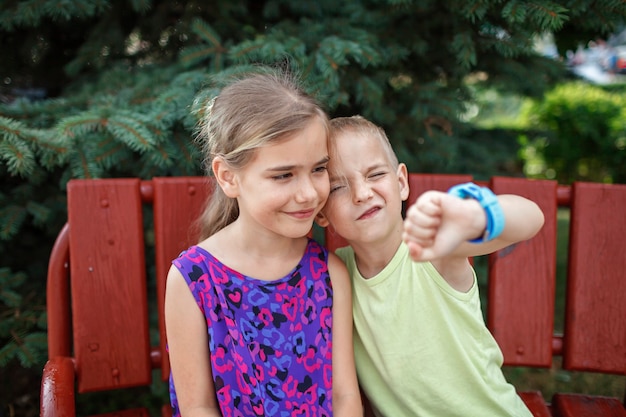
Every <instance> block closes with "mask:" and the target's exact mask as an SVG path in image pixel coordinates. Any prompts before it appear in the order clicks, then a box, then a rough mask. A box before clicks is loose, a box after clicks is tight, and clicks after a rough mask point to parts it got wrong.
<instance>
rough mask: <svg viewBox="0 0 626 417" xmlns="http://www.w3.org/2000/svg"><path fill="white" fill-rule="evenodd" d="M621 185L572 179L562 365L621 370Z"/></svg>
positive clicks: (624, 368) (624, 316)
mask: <svg viewBox="0 0 626 417" xmlns="http://www.w3.org/2000/svg"><path fill="white" fill-rule="evenodd" d="M625 202H626V185H617V184H613V185H607V184H595V183H574V185H573V186H572V212H571V219H570V237H569V241H570V248H569V264H568V290H567V302H566V322H565V335H564V337H565V340H564V349H563V350H564V357H563V367H564V368H565V369H570V370H581V371H596V372H608V373H621V374H624V373H626V325H625V323H626V244H625V243H624V242H625V240H626V221H625V219H626V207H625Z"/></svg>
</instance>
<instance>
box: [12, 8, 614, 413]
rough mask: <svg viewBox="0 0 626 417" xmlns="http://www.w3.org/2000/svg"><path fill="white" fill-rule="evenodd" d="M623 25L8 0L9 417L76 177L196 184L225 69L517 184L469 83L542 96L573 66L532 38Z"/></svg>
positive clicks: (470, 15) (412, 163) (581, 19)
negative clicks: (200, 124) (187, 179)
mask: <svg viewBox="0 0 626 417" xmlns="http://www.w3.org/2000/svg"><path fill="white" fill-rule="evenodd" d="M625 17H626V6H625V5H624V2H623V1H621V0H604V1H601V2H598V1H592V0H565V1H559V2H554V1H545V0H537V1H534V2H526V1H518V0H473V1H461V0H437V1H435V0H413V1H412V0H360V1H359V0H355V1H350V2H336V1H331V0H319V1H315V2H312V1H304V2H303V1H299V0H265V1H243V0H235V1H233V0H216V1H212V2H202V1H182V0H181V1H164V0H132V1H122V0H65V1H57V0H6V1H3V2H2V3H0V45H2V49H1V50H0V62H1V64H0V80H2V84H0V253H1V254H2V260H1V263H0V381H1V382H0V384H1V385H0V404H2V408H9V409H11V410H14V411H15V410H18V409H19V412H18V414H20V413H21V414H24V415H27V414H29V413H30V414H31V415H36V414H37V411H36V409H37V402H38V401H37V400H36V397H37V392H38V389H39V387H38V386H33V385H34V384H35V385H36V384H38V381H39V376H40V370H41V367H42V366H43V362H44V360H45V357H46V340H45V328H46V326H45V277H46V269H47V259H48V256H49V253H50V250H51V247H52V244H53V241H54V237H55V236H56V233H57V232H58V231H59V230H60V228H61V226H62V225H63V223H64V222H65V218H66V212H65V195H64V191H65V185H66V183H67V181H68V180H69V179H71V178H99V177H121V176H139V177H142V178H150V177H152V176H157V175H160V176H162V175H188V174H191V175H195V174H200V173H201V171H200V167H199V155H198V150H197V149H196V147H195V146H194V144H193V141H192V138H193V134H194V127H195V125H196V122H197V120H198V117H201V115H202V108H203V104H204V103H206V102H207V100H209V99H210V98H211V97H212V96H213V95H215V94H216V92H217V91H218V87H219V85H220V84H221V83H222V82H223V81H224V80H225V79H227V77H228V76H229V75H232V74H236V73H239V72H241V71H245V70H246V69H248V68H250V66H253V65H255V64H257V63H267V64H275V63H279V64H280V65H283V66H287V67H291V69H292V70H293V71H295V72H297V73H299V74H300V75H301V76H302V79H303V81H304V82H306V88H307V89H308V90H309V91H310V92H311V93H312V94H314V95H316V96H317V97H318V98H319V99H320V101H321V102H323V103H324V105H325V107H326V110H327V111H328V112H329V114H330V115H331V116H340V115H352V114H362V115H363V116H365V117H368V118H370V119H372V120H373V121H375V122H376V123H378V124H380V125H381V126H383V127H384V128H385V129H386V131H387V133H388V135H389V136H390V138H391V140H392V142H393V144H394V147H395V149H396V150H397V152H398V154H399V157H400V159H401V160H403V161H405V162H407V164H408V165H409V169H410V170H412V171H422V172H469V173H472V174H473V175H475V176H476V177H478V178H481V177H483V178H484V177H488V176H490V175H495V174H508V175H523V171H522V165H521V162H520V159H519V158H518V157H517V151H518V144H517V133H516V132H515V131H514V130H508V129H501V130H496V131H489V130H485V129H484V128H481V127H480V126H477V125H473V124H471V123H468V121H467V117H466V116H467V114H468V111H469V110H470V109H471V107H472V105H473V104H474V99H475V97H474V91H475V90H474V88H481V87H482V86H487V87H489V88H490V89H495V90H497V91H502V92H507V93H509V94H514V95H519V96H523V97H532V98H541V97H543V95H544V93H545V92H546V91H548V90H549V89H551V88H552V87H553V86H554V85H556V84H557V83H558V82H559V80H561V79H562V76H563V74H564V68H563V66H562V64H561V63H560V62H558V61H555V60H552V59H548V58H545V57H542V56H540V55H539V54H537V53H536V51H535V50H534V49H533V41H534V39H535V37H536V36H538V35H540V34H542V33H544V32H546V31H551V32H553V33H554V34H555V37H556V40H557V44H558V45H564V46H566V47H569V46H568V45H575V44H576V43H577V42H583V43H584V42H586V41H587V40H588V39H591V38H593V37H595V36H596V35H602V36H604V35H606V34H608V33H611V32H613V31H614V30H615V29H617V28H618V27H620V26H621V25H623V24H624V21H625ZM562 52H563V51H562ZM469 81H471V82H469ZM533 123H535V122H533ZM537 123H539V122H537ZM542 123H543V122H542ZM20 399H21V400H20ZM24 404H26V405H24Z"/></svg>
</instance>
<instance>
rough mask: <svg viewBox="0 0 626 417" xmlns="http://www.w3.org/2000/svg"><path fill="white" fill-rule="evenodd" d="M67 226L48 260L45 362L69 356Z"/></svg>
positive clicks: (68, 245) (68, 230)
mask: <svg viewBox="0 0 626 417" xmlns="http://www.w3.org/2000/svg"><path fill="white" fill-rule="evenodd" d="M69 236H70V227H69V224H67V223H65V225H64V226H63V229H61V231H60V232H59V234H58V236H57V238H56V240H55V242H54V246H53V248H52V252H51V253H50V259H49V261H48V279H47V282H46V310H47V313H48V359H52V358H54V357H55V356H65V357H69V356H70V355H71V350H72V346H71V345H72V342H71V340H72V337H71V326H70V323H71V314H70V304H71V302H70V270H69V265H70V238H69Z"/></svg>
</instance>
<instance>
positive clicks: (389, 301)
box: [337, 243, 532, 417]
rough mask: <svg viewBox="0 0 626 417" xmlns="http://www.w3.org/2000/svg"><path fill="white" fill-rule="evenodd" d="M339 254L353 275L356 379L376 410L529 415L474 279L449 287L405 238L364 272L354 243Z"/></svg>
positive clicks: (391, 416) (395, 414)
mask: <svg viewBox="0 0 626 417" xmlns="http://www.w3.org/2000/svg"><path fill="white" fill-rule="evenodd" d="M337 254H338V255H339V256H340V257H341V258H342V259H343V261H344V262H345V263H346V265H347V267H348V270H349V271H350V275H351V278H352V284H353V316H354V328H355V334H354V352H355V360H356V367H357V373H358V377H359V383H360V384H361V387H362V388H363V390H364V392H365V394H366V395H367V397H368V399H369V400H370V403H371V404H372V406H373V407H374V408H375V410H376V412H377V414H378V415H379V416H385V417H402V416H406V417H415V416H419V417H454V416H459V417H461V416H462V417H472V416H475V417H495V416H515V417H532V415H531V413H530V411H529V410H528V408H527V407H526V406H525V405H524V403H523V401H522V400H521V398H520V397H519V396H518V395H517V393H516V392H515V388H514V387H513V386H512V385H511V384H509V383H507V382H506V380H505V379H504V376H503V374H502V370H501V366H502V361H503V358H502V352H501V350H500V348H499V347H498V345H497V343H496V341H495V339H494V338H493V336H492V335H491V333H490V332H489V330H488V329H487V327H486V326H485V321H484V318H483V316H482V312H481V308H480V298H479V295H478V286H477V284H476V280H475V279H474V285H473V286H472V288H471V289H470V290H469V291H468V292H466V293H463V292H459V291H457V290H455V289H453V288H452V287H450V285H448V283H447V282H446V281H445V280H444V279H443V277H442V276H441V275H440V274H439V273H438V272H437V270H436V269H435V268H434V267H433V265H432V264H431V263H430V262H423V263H422V262H413V261H412V260H411V258H410V257H409V253H408V248H407V246H406V245H405V244H404V243H403V244H402V245H400V247H399V249H398V251H397V252H396V254H395V255H394V257H393V259H392V260H391V262H390V263H389V264H388V265H387V266H386V267H385V269H383V270H382V271H381V272H380V273H379V274H378V275H376V276H374V277H372V278H369V279H365V278H363V277H362V276H361V274H360V273H359V271H358V270H357V267H356V264H355V260H354V252H353V251H352V248H350V247H346V248H341V249H339V250H338V251H337Z"/></svg>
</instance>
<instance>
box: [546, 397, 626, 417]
mask: <svg viewBox="0 0 626 417" xmlns="http://www.w3.org/2000/svg"><path fill="white" fill-rule="evenodd" d="M552 408H553V409H554V415H555V416H558V417H595V416H598V417H626V409H624V405H623V404H622V403H621V402H620V401H619V400H618V399H617V398H611V397H603V396H590V395H580V394H554V397H552Z"/></svg>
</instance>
